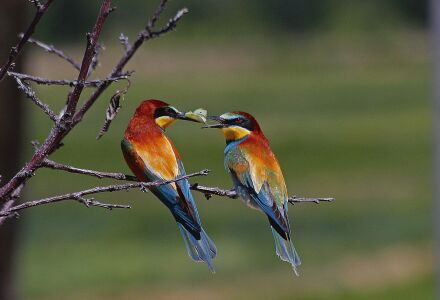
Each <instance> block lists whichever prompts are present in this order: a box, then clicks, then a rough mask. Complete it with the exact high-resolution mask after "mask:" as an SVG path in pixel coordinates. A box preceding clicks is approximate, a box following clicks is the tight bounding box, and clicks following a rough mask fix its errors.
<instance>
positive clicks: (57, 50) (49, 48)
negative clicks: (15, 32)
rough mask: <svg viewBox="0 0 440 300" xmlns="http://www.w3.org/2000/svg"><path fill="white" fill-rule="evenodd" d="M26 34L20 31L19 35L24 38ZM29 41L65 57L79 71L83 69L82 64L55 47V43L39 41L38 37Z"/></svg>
mask: <svg viewBox="0 0 440 300" xmlns="http://www.w3.org/2000/svg"><path fill="white" fill-rule="evenodd" d="M23 36H24V34H23V33H20V34H19V37H20V38H23ZM28 43H32V44H35V45H37V46H39V47H41V48H43V49H44V50H45V51H47V52H49V53H53V54H55V55H57V56H58V57H60V58H62V59H64V60H65V61H67V62H68V63H69V64H71V65H72V66H73V67H74V68H75V69H77V70H78V71H79V70H80V69H81V65H80V64H79V63H78V62H76V61H75V60H74V59H73V58H72V57H70V56H69V55H67V54H66V53H64V52H63V51H61V50H59V49H57V48H55V47H54V46H53V45H48V44H45V43H43V42H42V41H39V40H37V39H33V38H29V40H28Z"/></svg>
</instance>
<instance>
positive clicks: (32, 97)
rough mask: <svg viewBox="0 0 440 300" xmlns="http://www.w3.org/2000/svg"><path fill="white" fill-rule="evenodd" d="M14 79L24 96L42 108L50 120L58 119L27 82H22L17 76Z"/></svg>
mask: <svg viewBox="0 0 440 300" xmlns="http://www.w3.org/2000/svg"><path fill="white" fill-rule="evenodd" d="M14 79H15V81H16V82H17V85H18V88H19V89H20V90H21V91H23V92H24V93H25V94H26V97H27V98H29V99H30V100H32V102H34V103H35V104H36V105H37V106H38V107H39V108H41V110H43V112H44V113H45V114H46V115H48V116H49V118H50V119H51V120H52V121H54V122H56V121H57V119H58V118H57V115H56V114H55V113H54V112H53V110H52V109H50V107H49V105H47V104H46V103H44V102H43V101H41V100H40V99H39V98H38V97H37V95H36V93H35V91H34V90H33V89H32V88H31V87H30V86H29V85H28V84H26V83H23V82H22V81H21V79H19V78H18V77H14Z"/></svg>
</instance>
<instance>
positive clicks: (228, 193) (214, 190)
mask: <svg viewBox="0 0 440 300" xmlns="http://www.w3.org/2000/svg"><path fill="white" fill-rule="evenodd" d="M191 189H192V190H194V191H197V192H201V193H203V194H204V195H205V197H206V199H209V198H211V196H212V195H216V196H221V197H228V198H231V199H235V198H237V197H238V195H237V193H236V191H235V190H234V189H230V190H223V189H221V188H218V187H206V186H201V185H199V184H198V183H195V184H193V185H191ZM334 200H335V199H334V198H309V197H301V196H290V197H289V198H288V201H289V203H290V204H295V203H304V202H309V203H310V202H312V203H316V204H319V203H320V202H333V201H334Z"/></svg>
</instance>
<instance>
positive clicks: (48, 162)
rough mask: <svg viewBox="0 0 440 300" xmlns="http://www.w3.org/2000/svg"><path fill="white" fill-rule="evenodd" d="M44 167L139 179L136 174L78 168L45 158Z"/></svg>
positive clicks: (117, 177)
mask: <svg viewBox="0 0 440 300" xmlns="http://www.w3.org/2000/svg"><path fill="white" fill-rule="evenodd" d="M43 167H46V168H49V169H54V170H61V171H66V172H69V173H76V174H83V175H88V176H94V177H97V178H99V179H102V178H111V179H117V180H127V181H138V180H137V178H136V177H135V176H132V175H125V174H122V173H113V172H101V171H95V170H88V169H81V168H76V167H73V166H69V165H66V164H60V163H58V162H55V161H52V160H50V159H47V158H46V159H45V160H44V161H43Z"/></svg>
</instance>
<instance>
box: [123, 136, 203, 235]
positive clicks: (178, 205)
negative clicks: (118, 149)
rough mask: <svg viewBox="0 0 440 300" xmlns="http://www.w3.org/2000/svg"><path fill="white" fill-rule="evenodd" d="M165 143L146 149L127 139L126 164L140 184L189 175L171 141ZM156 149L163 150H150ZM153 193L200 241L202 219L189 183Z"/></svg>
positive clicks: (147, 146)
mask: <svg viewBox="0 0 440 300" xmlns="http://www.w3.org/2000/svg"><path fill="white" fill-rule="evenodd" d="M165 139H166V140H167V143H163V142H162V143H156V144H153V145H151V144H150V145H146V146H144V145H139V144H135V143H132V142H130V141H129V140H127V139H124V140H123V141H122V144H121V145H122V151H123V153H124V157H125V160H126V161H127V164H128V165H129V167H130V169H131V170H132V171H133V173H134V174H135V175H136V177H138V179H139V180H142V181H156V180H172V179H175V178H176V177H178V176H182V175H185V174H186V173H185V169H184V168H183V164H182V162H181V161H180V159H179V158H178V154H177V153H176V152H175V151H176V150H175V148H174V146H173V145H172V144H171V141H169V140H168V139H167V138H165ZM157 145H160V147H161V148H159V149H151V148H155V147H157ZM154 167H155V168H154ZM152 191H153V193H154V194H155V195H156V196H157V197H158V198H159V199H160V200H161V201H162V202H163V203H164V204H165V205H166V206H168V208H169V209H170V210H171V212H172V213H173V215H174V216H175V218H176V220H177V221H178V222H179V223H181V224H182V225H183V226H184V227H185V228H186V229H187V230H188V231H190V232H191V233H192V234H194V236H195V237H196V238H197V237H200V230H201V229H200V219H199V216H198V212H197V208H196V205H195V201H194V199H193V197H192V194H191V192H190V189H189V182H188V180H187V179H183V180H179V181H177V182H173V183H170V184H165V185H161V186H158V187H155V188H153V189H152Z"/></svg>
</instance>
